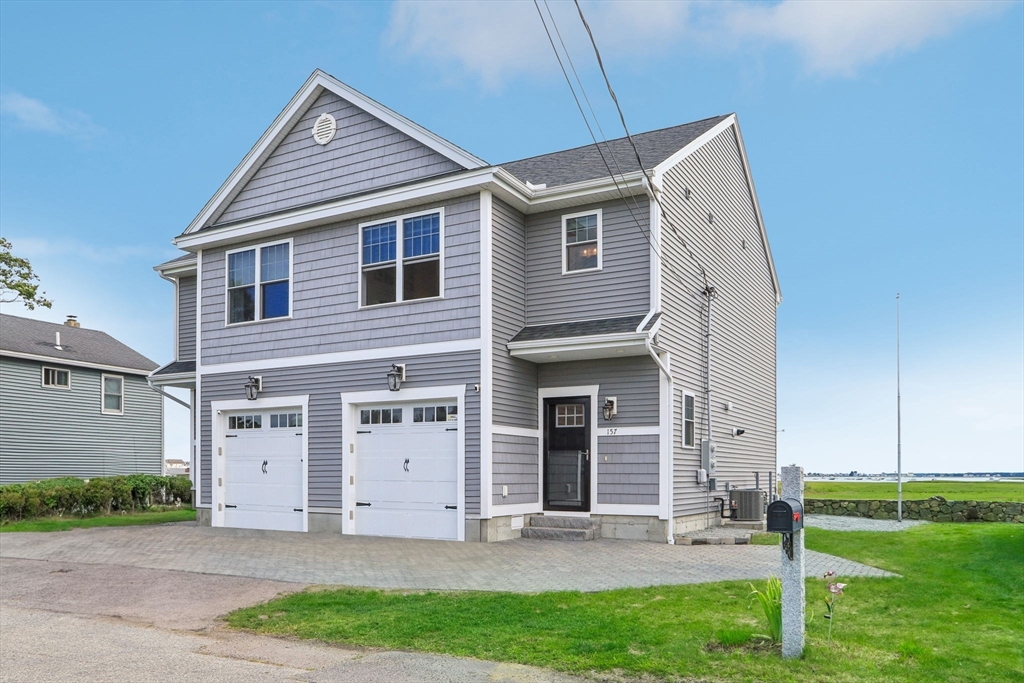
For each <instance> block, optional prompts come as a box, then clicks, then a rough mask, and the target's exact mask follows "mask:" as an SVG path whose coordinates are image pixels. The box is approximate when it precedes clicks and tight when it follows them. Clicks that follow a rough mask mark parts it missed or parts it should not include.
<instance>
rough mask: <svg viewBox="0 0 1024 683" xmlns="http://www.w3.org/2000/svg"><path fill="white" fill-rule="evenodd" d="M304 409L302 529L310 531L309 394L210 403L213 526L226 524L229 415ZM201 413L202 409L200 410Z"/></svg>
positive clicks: (211, 517) (211, 522)
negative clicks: (236, 411)
mask: <svg viewBox="0 0 1024 683" xmlns="http://www.w3.org/2000/svg"><path fill="white" fill-rule="evenodd" d="M295 406H298V407H301V408H302V420H303V422H302V530H303V531H304V532H305V531H308V530H309V429H310V419H309V394H298V395H295V396H273V397H266V398H257V399H256V400H255V401H249V400H247V399H244V398H243V399H238V400H231V401H211V402H210V426H211V428H212V432H213V439H212V442H211V444H210V457H211V458H212V459H213V463H212V466H211V468H210V492H211V493H210V500H211V503H212V504H211V508H212V512H211V515H210V526H224V495H223V490H224V487H223V486H222V485H219V484H223V482H224V478H225V474H226V469H225V464H226V460H227V454H226V451H227V439H226V438H225V437H226V435H227V415H224V413H225V412H231V411H235V410H267V409H270V408H292V407H295ZM197 412H199V411H197Z"/></svg>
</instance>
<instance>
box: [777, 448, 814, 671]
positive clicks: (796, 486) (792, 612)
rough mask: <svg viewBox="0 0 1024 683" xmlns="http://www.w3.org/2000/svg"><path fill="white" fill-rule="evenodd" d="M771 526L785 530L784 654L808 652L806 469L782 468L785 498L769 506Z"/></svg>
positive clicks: (783, 578)
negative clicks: (805, 539)
mask: <svg viewBox="0 0 1024 683" xmlns="http://www.w3.org/2000/svg"><path fill="white" fill-rule="evenodd" d="M767 522H768V530H769V531H777V532H779V533H781V534H782V657H783V658H784V659H794V658H796V657H800V656H802V655H803V653H804V619H805V616H804V615H805V611H806V595H805V585H806V584H805V583H804V579H805V578H806V574H807V572H806V568H805V566H804V531H803V528H804V470H803V468H802V467H797V466H796V465H791V466H789V467H783V468H782V500H777V501H775V502H773V503H772V504H771V505H769V506H768V520H767Z"/></svg>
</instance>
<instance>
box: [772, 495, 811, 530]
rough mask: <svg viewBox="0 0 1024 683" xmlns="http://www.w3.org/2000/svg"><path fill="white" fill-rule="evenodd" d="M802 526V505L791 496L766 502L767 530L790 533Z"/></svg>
mask: <svg viewBox="0 0 1024 683" xmlns="http://www.w3.org/2000/svg"><path fill="white" fill-rule="evenodd" d="M803 528H804V506H803V505H801V503H800V501H798V500H794V499H793V498H783V499H782V500H777V501H775V502H773V503H769V504H768V529H767V530H768V531H774V532H776V533H780V534H791V533H793V532H794V531H800V530H801V529H803Z"/></svg>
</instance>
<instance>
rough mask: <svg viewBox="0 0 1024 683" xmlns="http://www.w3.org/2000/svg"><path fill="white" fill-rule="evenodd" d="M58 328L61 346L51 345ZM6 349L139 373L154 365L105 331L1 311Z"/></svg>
mask: <svg viewBox="0 0 1024 683" xmlns="http://www.w3.org/2000/svg"><path fill="white" fill-rule="evenodd" d="M57 332H60V345H61V349H62V350H57V349H56V348H54V343H55V342H56V340H57V335H56V333H57ZM5 351H9V352H12V353H27V354H32V355H34V356H45V357H47V358H53V359H54V360H55V361H63V362H65V363H68V364H71V365H74V364H76V363H92V364H95V365H107V366H114V367H119V368H130V369H133V370H138V372H139V374H149V372H151V371H152V370H155V369H156V368H157V364H156V363H154V362H153V361H151V360H150V359H148V358H146V357H145V356H143V355H142V354H141V353H139V352H138V351H135V350H134V349H131V348H129V347H128V346H125V345H124V344H122V343H121V342H119V341H117V340H116V339H114V338H113V337H111V336H110V335H109V334H107V333H106V332H100V331H99V330H88V329H86V328H84V327H69V326H67V325H60V324H57V323H48V322H43V321H42V320H33V319H31V318H21V317H18V316H15V315H6V314H0V354H2V353H3V352H5Z"/></svg>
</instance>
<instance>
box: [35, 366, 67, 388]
mask: <svg viewBox="0 0 1024 683" xmlns="http://www.w3.org/2000/svg"><path fill="white" fill-rule="evenodd" d="M47 370H53V371H54V372H66V373H68V385H67V386H64V385H63V384H47V383H46V371H47ZM39 386H41V387H43V388H44V389H64V390H65V391H70V390H71V368H55V367H53V366H52V365H44V366H43V367H42V368H41V369H40V370H39Z"/></svg>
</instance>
